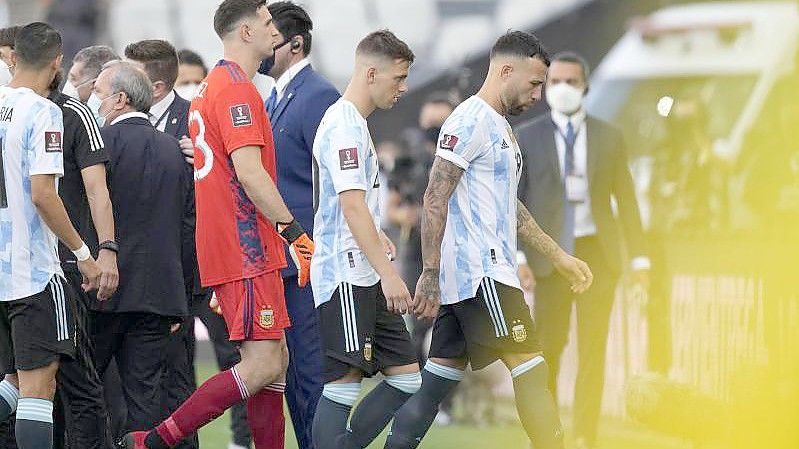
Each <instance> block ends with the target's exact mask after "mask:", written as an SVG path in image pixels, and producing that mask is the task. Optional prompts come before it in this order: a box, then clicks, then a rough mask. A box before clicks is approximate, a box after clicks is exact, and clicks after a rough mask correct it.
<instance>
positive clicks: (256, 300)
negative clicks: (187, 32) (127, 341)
mask: <svg viewBox="0 0 799 449" xmlns="http://www.w3.org/2000/svg"><path fill="white" fill-rule="evenodd" d="M214 29H215V31H216V33H217V34H218V35H219V37H220V38H221V39H222V44H223V47H224V59H222V60H221V61H219V62H218V63H217V65H216V66H215V67H214V68H213V70H212V71H211V72H210V73H209V74H208V76H207V77H206V78H205V80H204V81H203V82H202V83H201V84H200V86H199V88H198V91H197V93H196V95H195V97H194V99H193V101H192V106H191V110H190V112H189V127H190V129H189V132H190V134H191V137H192V140H193V141H194V145H195V147H196V148H197V152H196V158H195V161H194V162H195V172H194V179H195V186H196V201H197V258H198V261H199V267H200V279H201V281H202V284H203V286H207V287H213V289H214V291H215V292H216V297H217V299H218V302H219V306H220V307H221V309H222V314H223V317H224V318H225V322H226V324H227V327H228V330H229V332H230V339H231V340H232V341H237V342H240V343H241V362H239V363H238V364H236V366H234V367H233V368H231V369H230V370H226V371H223V372H221V373H219V374H217V375H215V376H214V377H212V378H210V379H209V380H208V381H206V382H205V383H204V384H203V385H202V386H200V388H198V389H197V391H196V392H195V393H194V394H192V395H191V396H190V397H189V399H187V400H186V402H184V403H183V404H182V405H181V406H180V407H179V408H178V409H177V410H176V411H175V413H173V414H172V415H171V416H170V417H169V418H167V419H166V420H165V421H164V422H163V423H161V424H160V425H158V426H157V427H156V428H155V429H153V430H150V431H148V432H141V431H139V432H133V433H129V434H127V435H125V437H124V438H123V441H122V444H121V445H122V447H124V448H127V449H134V448H135V449H165V448H168V447H172V446H174V445H176V444H177V443H178V442H179V441H181V440H182V439H183V438H185V437H186V436H188V435H191V434H193V433H194V432H196V431H197V429H199V428H200V427H202V426H203V425H205V424H207V423H208V422H210V421H212V420H213V419H215V418H217V417H218V416H220V415H221V414H222V413H223V412H224V411H225V410H226V409H228V408H230V407H231V406H233V405H234V404H237V403H239V402H241V401H245V400H246V401H247V415H248V422H249V424H250V430H251V432H252V436H253V440H254V442H255V447H256V449H272V448H282V447H283V444H284V441H283V440H284V431H285V421H284V417H283V390H284V384H283V383H282V382H281V381H282V380H283V379H284V378H285V370H286V365H287V363H288V360H287V358H288V353H287V351H286V344H285V338H284V335H283V330H284V329H285V328H286V327H288V326H289V319H288V315H287V313H286V305H285V301H284V298H283V282H282V280H281V278H280V269H281V268H283V267H285V266H286V261H285V256H284V252H283V241H282V240H281V237H282V239H285V241H286V242H288V244H289V245H290V248H289V249H290V252H291V254H292V256H293V257H294V262H295V263H296V264H297V267H298V271H299V278H298V279H299V282H300V284H302V285H304V284H305V283H306V282H307V281H308V278H309V276H310V259H311V255H312V254H313V243H312V242H311V240H310V238H309V237H308V235H307V234H306V233H305V231H303V229H302V227H301V226H300V225H299V224H297V222H295V221H294V218H293V217H292V215H291V213H289V210H288V209H287V208H286V205H285V203H284V202H283V200H282V198H281V197H280V194H279V193H278V190H277V188H276V187H275V183H274V181H273V180H274V179H275V149H274V145H273V143H272V132H271V128H270V124H269V120H268V118H267V116H266V111H265V110H264V107H263V100H262V99H261V96H260V95H259V94H258V91H257V90H256V89H255V86H254V85H253V83H252V81H251V79H252V77H253V76H254V75H255V73H256V70H257V69H258V67H259V65H260V64H261V60H263V59H264V58H266V57H268V56H270V55H271V54H272V51H273V47H274V43H275V36H276V34H277V31H276V30H275V27H274V25H273V24H272V17H271V16H270V14H269V11H268V9H267V7H266V1H265V0H225V1H223V2H222V3H221V4H220V5H219V7H218V8H217V10H216V13H215V14H214ZM270 223H271V224H270Z"/></svg>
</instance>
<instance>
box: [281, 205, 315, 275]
mask: <svg viewBox="0 0 799 449" xmlns="http://www.w3.org/2000/svg"><path fill="white" fill-rule="evenodd" d="M277 231H278V232H279V233H280V236H281V237H283V238H284V239H285V240H286V242H287V243H288V244H289V254H291V259H292V260H294V265H295V266H296V267H297V284H299V286H300V287H305V285H306V284H308V281H309V280H310V279H311V258H312V257H313V253H314V250H315V249H316V246H315V245H314V243H313V240H311V238H310V237H308V234H307V233H306V232H305V230H303V229H302V226H301V225H300V224H299V223H297V220H294V221H292V222H291V223H288V224H286V223H278V224H277Z"/></svg>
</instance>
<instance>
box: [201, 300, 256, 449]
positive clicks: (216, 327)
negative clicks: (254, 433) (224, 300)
mask: <svg viewBox="0 0 799 449" xmlns="http://www.w3.org/2000/svg"><path fill="white" fill-rule="evenodd" d="M209 299H211V290H208V291H207V293H205V294H201V295H194V297H193V298H192V301H191V303H190V304H189V314H190V315H192V316H196V317H197V318H199V319H200V321H201V322H202V323H203V325H204V326H205V327H206V329H208V337H209V338H210V340H211V344H212V345H213V347H214V355H215V356H216V363H217V366H218V367H219V370H220V371H223V370H227V369H230V368H233V366H235V365H236V364H237V363H239V362H240V361H241V356H240V355H239V351H238V349H236V346H235V345H234V344H233V343H232V342H231V341H230V335H229V334H228V331H227V326H226V325H225V320H224V318H222V316H220V315H217V314H216V313H214V311H213V310H211V308H210V307H208V300H209ZM187 336H188V338H189V343H190V350H189V360H190V362H189V367H190V368H191V370H192V371H191V378H192V379H196V377H195V372H194V367H195V365H194V355H195V346H196V344H195V343H196V341H195V339H194V323H193V322H192V323H191V331H190V332H188V335H187ZM230 413H231V419H230V431H231V433H232V434H233V443H234V444H236V445H238V446H244V447H250V441H251V440H252V437H251V435H250V427H249V425H248V424H247V406H246V403H244V402H241V403H239V404H236V405H234V406H233V407H231V409H230Z"/></svg>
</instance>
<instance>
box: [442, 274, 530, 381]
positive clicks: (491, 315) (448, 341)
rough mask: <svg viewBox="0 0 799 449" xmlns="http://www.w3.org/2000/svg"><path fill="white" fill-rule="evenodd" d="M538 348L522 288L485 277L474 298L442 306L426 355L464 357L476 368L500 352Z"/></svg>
mask: <svg viewBox="0 0 799 449" xmlns="http://www.w3.org/2000/svg"><path fill="white" fill-rule="evenodd" d="M541 351H542V349H541V343H540V342H539V341H538V337H537V335H536V332H535V324H534V323H533V319H532V317H531V315H530V309H529V307H527V303H526V302H525V301H524V294H523V293H522V291H521V290H519V289H517V288H513V287H509V286H507V285H504V284H500V283H498V282H495V281H494V280H493V279H491V278H484V279H483V280H482V282H480V288H479V289H478V290H477V296H476V297H474V298H471V299H467V300H465V301H461V302H459V303H456V304H448V305H443V306H441V309H440V310H439V312H438V317H436V322H435V324H433V339H432V342H431V343H430V355H429V357H436V358H442V359H464V358H465V359H467V360H469V361H470V362H471V365H472V369H475V370H478V369H482V368H485V367H486V366H488V365H490V364H491V363H493V362H494V361H496V360H499V359H500V358H501V357H502V355H503V354H536V353H539V352H541Z"/></svg>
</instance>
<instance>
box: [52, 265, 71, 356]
mask: <svg viewBox="0 0 799 449" xmlns="http://www.w3.org/2000/svg"><path fill="white" fill-rule="evenodd" d="M53 279H54V280H55V284H56V288H58V306H59V317H60V318H61V331H62V335H61V340H66V339H68V338H69V322H68V320H67V304H66V293H65V292H64V284H63V283H62V281H61V277H60V276H58V275H56V276H54V277H53Z"/></svg>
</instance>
